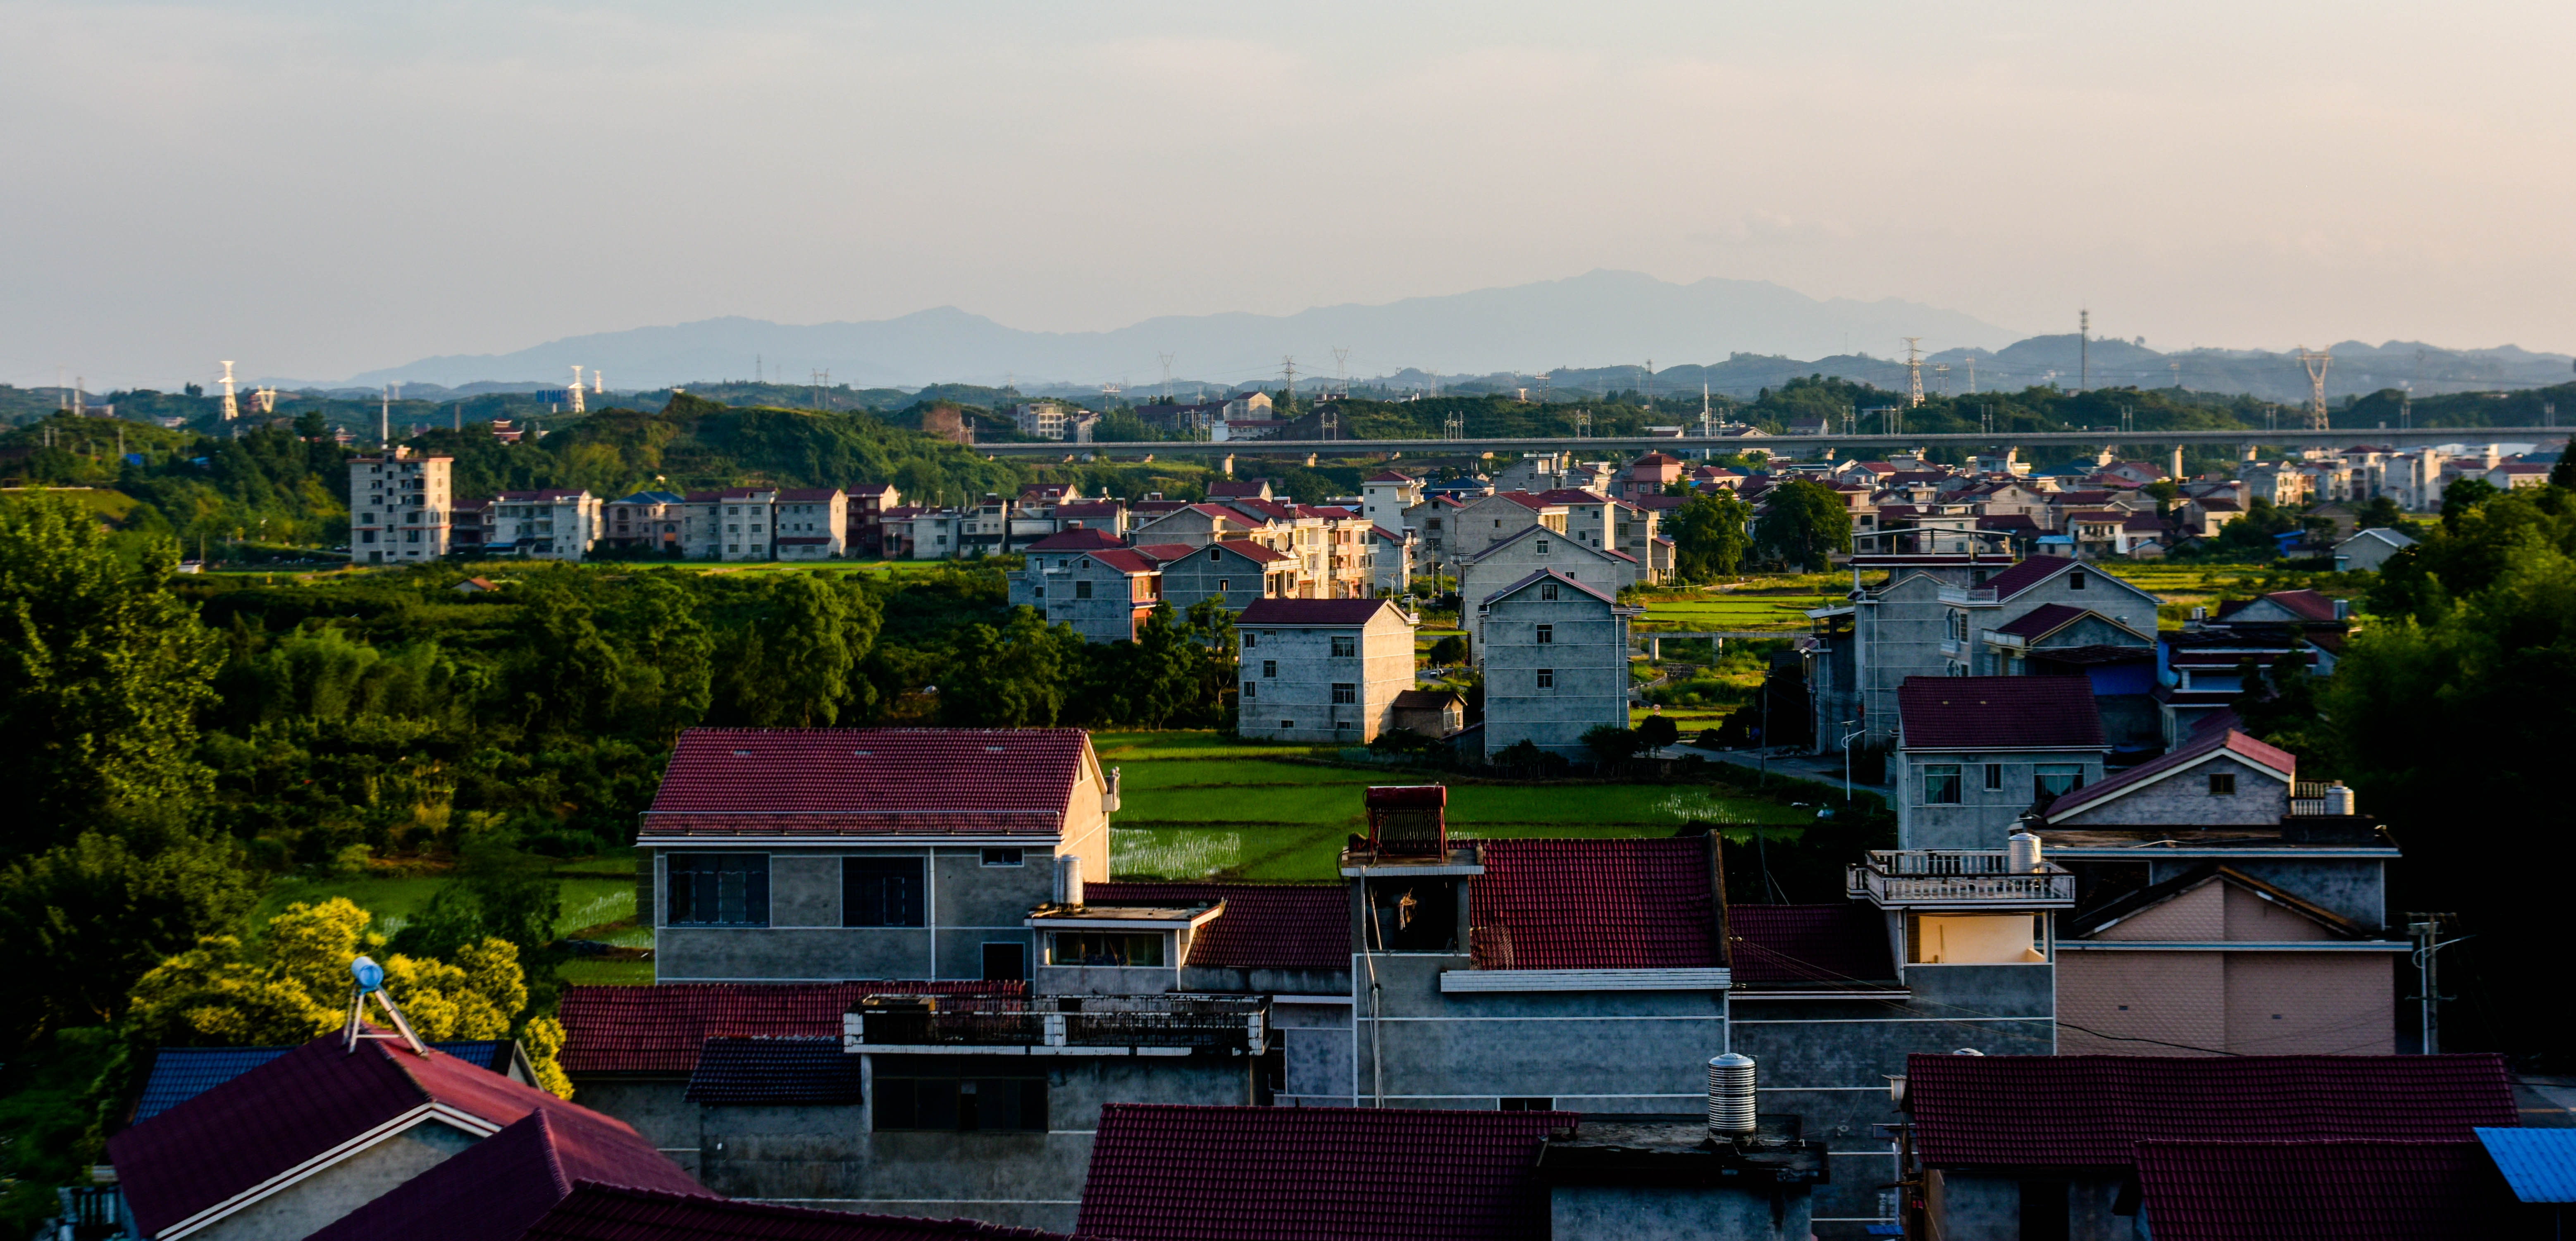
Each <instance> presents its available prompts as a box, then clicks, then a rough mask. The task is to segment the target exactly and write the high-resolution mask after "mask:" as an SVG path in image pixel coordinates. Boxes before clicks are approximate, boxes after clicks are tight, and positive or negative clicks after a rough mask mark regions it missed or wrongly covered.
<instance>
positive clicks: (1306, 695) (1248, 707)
mask: <svg viewBox="0 0 2576 1241" xmlns="http://www.w3.org/2000/svg"><path fill="white" fill-rule="evenodd" d="M1234 631H1235V635H1236V640H1237V643H1238V654H1237V661H1238V667H1239V670H1240V672H1241V681H1240V687H1241V688H1240V694H1239V697H1238V699H1237V703H1236V706H1237V710H1236V715H1237V723H1236V725H1235V727H1236V730H1237V731H1239V732H1241V733H1242V734H1243V735H1244V736H1246V737H1259V738H1263V739H1265V740H1272V741H1337V742H1342V743H1345V744H1349V745H1365V744H1367V743H1369V742H1371V741H1374V740H1376V739H1377V736H1378V734H1379V733H1382V732H1386V731H1388V730H1390V729H1392V728H1394V727H1395V699H1396V696H1397V695H1399V694H1401V693H1403V692H1404V691H1406V690H1409V689H1411V688H1413V631H1414V620H1413V618H1412V617H1411V616H1408V615H1406V614H1405V612H1404V610H1403V609H1401V608H1399V607H1397V606H1396V605H1395V604H1394V603H1393V602H1392V601H1390V600H1385V599H1256V600H1254V601H1252V602H1251V603H1250V604H1248V605H1246V606H1245V607H1244V609H1243V614H1242V615H1241V616H1240V617H1238V618H1237V619H1236V621H1235V630H1234Z"/></svg>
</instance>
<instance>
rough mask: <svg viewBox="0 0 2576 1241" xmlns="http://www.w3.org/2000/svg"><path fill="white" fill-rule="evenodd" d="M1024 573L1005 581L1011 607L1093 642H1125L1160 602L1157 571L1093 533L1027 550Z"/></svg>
mask: <svg viewBox="0 0 2576 1241" xmlns="http://www.w3.org/2000/svg"><path fill="white" fill-rule="evenodd" d="M1027 554H1028V562H1027V567H1025V568H1022V569H1019V570H1016V571H1014V572H1012V573H1011V574H1010V575H1009V580H1010V600H1011V603H1012V604H1013V605H1014V606H1018V607H1031V608H1036V609H1037V610H1038V611H1039V612H1041V613H1044V614H1045V616H1046V618H1047V623H1049V624H1060V625H1071V626H1073V629H1074V632H1076V633H1079V634H1081V635H1082V636H1083V637H1084V638H1085V639H1086V640H1088V641H1092V642H1127V641H1132V640H1134V638H1135V637H1136V631H1137V628H1138V627H1139V626H1141V625H1143V624H1144V623H1145V619H1146V618H1147V617H1148V616H1151V615H1152V614H1153V611H1154V606H1155V605H1156V604H1158V603H1161V602H1162V601H1163V575H1162V572H1161V566H1160V565H1159V564H1158V563H1156V561H1155V560H1154V559H1153V558H1152V557H1150V556H1147V555H1144V554H1142V553H1140V552H1138V551H1136V550H1135V549H1133V548H1129V547H1127V546H1124V545H1123V544H1121V543H1120V542H1119V541H1118V540H1117V539H1115V538H1112V537H1110V536H1109V535H1107V534H1105V533H1102V532H1101V531H1098V530H1087V529H1077V530H1067V531H1065V532H1064V533H1062V534H1057V535H1050V536H1048V537H1047V538H1043V539H1040V540H1038V541H1037V542H1035V543H1032V544H1030V545H1029V547H1028V553H1027Z"/></svg>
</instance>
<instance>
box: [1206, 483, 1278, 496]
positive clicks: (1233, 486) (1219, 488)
mask: <svg viewBox="0 0 2576 1241" xmlns="http://www.w3.org/2000/svg"><path fill="white" fill-rule="evenodd" d="M1269 489H1270V480H1269V479H1266V478H1256V479H1253V480H1252V481H1250V482H1225V481H1218V482H1212V483H1209V484H1208V489H1207V493H1208V495H1209V496H1210V497H1216V496H1224V497H1227V498H1229V499H1231V498H1233V497H1236V496H1253V497H1256V498H1257V497H1259V496H1260V495H1261V493H1262V492H1264V491H1267V490H1269Z"/></svg>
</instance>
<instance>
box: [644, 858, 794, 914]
mask: <svg viewBox="0 0 2576 1241" xmlns="http://www.w3.org/2000/svg"><path fill="white" fill-rule="evenodd" d="M669 865H670V884H669V897H668V901H667V905H666V907H665V909H664V914H665V918H664V920H665V921H667V922H668V923H670V925H672V926H767V925H769V855H768V854H766V853H674V854H671V855H670V858H669Z"/></svg>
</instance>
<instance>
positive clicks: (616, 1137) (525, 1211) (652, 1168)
mask: <svg viewBox="0 0 2576 1241" xmlns="http://www.w3.org/2000/svg"><path fill="white" fill-rule="evenodd" d="M584 1181H595V1182H600V1183H604V1184H611V1185H626V1186H632V1187H634V1188H637V1189H651V1190H660V1191H663V1192H665V1193H669V1194H674V1195H686V1196H692V1197H702V1196H705V1194H706V1191H705V1190H703V1189H700V1188H698V1185H697V1183H696V1182H695V1181H692V1180H690V1179H689V1176H688V1174H687V1173H685V1172H682V1171H681V1170H680V1169H679V1168H678V1167H676V1166H674V1165H673V1164H672V1163H671V1161H670V1160H668V1159H664V1158H663V1157H662V1156H661V1154H660V1153H659V1152H657V1151H655V1150H654V1149H653V1146H652V1143H650V1142H648V1141H646V1140H644V1139H643V1138H641V1137H638V1136H636V1135H635V1133H634V1132H633V1131H632V1130H628V1129H626V1128H625V1127H624V1126H622V1125H621V1126H619V1127H618V1129H617V1130H616V1131H613V1132H612V1131H607V1130H604V1129H603V1128H602V1127H601V1126H599V1125H596V1124H590V1123H586V1122H580V1121H574V1120H571V1119H570V1118H568V1117H567V1118H565V1119H560V1120H559V1119H557V1118H555V1117H552V1116H549V1115H548V1114H546V1113H545V1112H533V1113H530V1114H529V1116H528V1118H527V1119H525V1120H522V1121H519V1122H518V1123H516V1124H514V1125H511V1126H510V1127H508V1128H506V1129H503V1130H502V1131H500V1132H499V1133H496V1134H493V1135H492V1136H491V1137H488V1138H485V1139H483V1140H482V1141H480V1142H477V1143H475V1144H474V1145H472V1146H469V1147H466V1148H465V1149H464V1150H463V1151H460V1152H458V1153H457V1154H456V1155H455V1157H453V1158H451V1159H449V1160H447V1161H446V1162H444V1163H441V1164H439V1165H438V1166H436V1167H433V1168H431V1169H430V1170H429V1171H427V1172H423V1173H421V1174H420V1175H418V1176H415V1177H413V1178H411V1179H410V1180H408V1181H405V1182H403V1183H402V1184H401V1185H398V1186H396V1187H394V1189H393V1190H392V1191H390V1192H388V1193H386V1194H385V1195H384V1196H382V1197H380V1198H377V1199H376V1200H375V1201H373V1202H370V1203H368V1204H366V1205H365V1206H362V1207H359V1208H358V1209H357V1210H355V1211H351V1212H350V1213H348V1214H347V1215H343V1216H341V1217H340V1219H339V1222H337V1223H334V1224H332V1225H331V1226H330V1227H328V1228H325V1229H323V1230H322V1231H320V1232H317V1233H314V1234H313V1236H312V1237H311V1239H310V1241H514V1239H515V1238H517V1237H519V1236H521V1235H523V1234H525V1233H526V1232H527V1230H528V1226H529V1225H531V1224H533V1223H535V1222H536V1221H537V1218H538V1217H539V1216H542V1215H544V1214H545V1213H546V1212H547V1211H549V1210H552V1209H553V1208H554V1206H555V1204H556V1203H559V1202H561V1201H563V1200H564V1198H565V1197H566V1196H568V1195H570V1194H571V1193H572V1192H573V1186H574V1185H576V1184H578V1183H580V1182H584Z"/></svg>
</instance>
